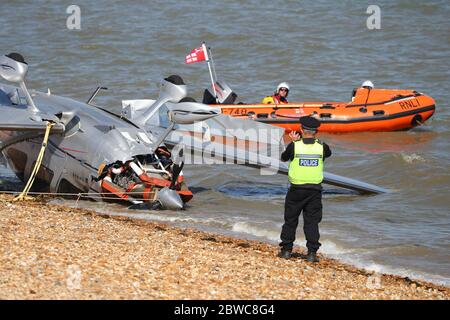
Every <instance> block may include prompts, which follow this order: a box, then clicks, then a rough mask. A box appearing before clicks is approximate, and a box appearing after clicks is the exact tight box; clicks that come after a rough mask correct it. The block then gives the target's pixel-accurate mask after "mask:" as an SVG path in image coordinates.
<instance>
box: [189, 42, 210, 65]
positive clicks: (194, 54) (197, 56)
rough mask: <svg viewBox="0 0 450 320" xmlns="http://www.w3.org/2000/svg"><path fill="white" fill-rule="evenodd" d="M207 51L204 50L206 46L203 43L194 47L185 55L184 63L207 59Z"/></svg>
mask: <svg viewBox="0 0 450 320" xmlns="http://www.w3.org/2000/svg"><path fill="white" fill-rule="evenodd" d="M207 60H208V53H207V52H206V46H205V45H204V44H203V45H202V46H201V47H198V48H195V49H194V50H192V51H191V53H190V54H188V55H187V56H186V59H185V62H186V64H191V63H195V62H200V61H207Z"/></svg>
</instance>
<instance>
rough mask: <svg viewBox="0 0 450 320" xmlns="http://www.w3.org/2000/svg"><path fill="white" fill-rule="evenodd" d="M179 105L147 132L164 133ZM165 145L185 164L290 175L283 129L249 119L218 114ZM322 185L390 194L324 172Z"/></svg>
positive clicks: (133, 115) (132, 112)
mask: <svg viewBox="0 0 450 320" xmlns="http://www.w3.org/2000/svg"><path fill="white" fill-rule="evenodd" d="M154 101H155V100H127V101H123V107H124V114H125V116H127V117H129V118H130V119H137V118H139V117H140V115H141V114H142V113H143V112H144V111H145V110H146V109H147V108H148V107H149V106H151V105H152V104H153V103H154ZM176 108H177V104H172V103H166V104H165V107H164V108H161V109H160V110H159V113H158V114H156V115H155V116H154V117H152V118H151V119H150V121H149V122H148V123H147V125H146V127H145V129H146V130H147V131H149V132H152V133H154V134H158V133H162V132H163V131H164V129H163V128H164V127H168V126H169V120H168V117H167V112H168V110H172V109H176ZM175 129H176V130H174V131H173V132H172V133H171V134H170V135H168V136H167V137H166V139H165V140H164V143H165V144H166V145H167V146H168V147H171V148H173V151H172V154H174V157H176V154H177V152H179V151H180V150H181V149H183V150H185V151H188V152H184V161H185V163H186V164H199V165H201V164H239V165H244V166H247V167H252V168H257V169H260V170H261V174H264V175H270V174H276V173H280V174H285V175H287V173H288V164H287V163H284V162H281V160H280V156H281V153H282V151H283V150H284V143H282V139H283V135H284V130H283V129H281V128H278V127H275V126H271V125H267V124H264V123H260V122H256V121H251V120H247V119H239V118H233V117H230V116H227V115H223V114H222V115H218V116H216V117H214V118H211V119H208V120H206V121H202V122H197V123H195V124H191V125H176V126H175ZM323 183H325V184H328V185H332V186H337V187H341V188H345V189H349V190H354V191H357V192H359V193H361V194H379V193H386V192H389V191H388V190H387V189H384V188H381V187H379V186H376V185H373V184H369V183H365V182H362V181H358V180H355V179H350V178H346V177H343V176H339V175H336V174H332V173H328V172H324V181H323Z"/></svg>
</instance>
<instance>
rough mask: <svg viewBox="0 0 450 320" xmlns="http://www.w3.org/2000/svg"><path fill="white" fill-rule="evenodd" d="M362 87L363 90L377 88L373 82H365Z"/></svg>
mask: <svg viewBox="0 0 450 320" xmlns="http://www.w3.org/2000/svg"><path fill="white" fill-rule="evenodd" d="M361 87H363V88H365V87H367V88H370V89H373V88H374V87H375V86H374V85H373V83H372V81H370V80H366V81H364V82H363V84H362V85H361Z"/></svg>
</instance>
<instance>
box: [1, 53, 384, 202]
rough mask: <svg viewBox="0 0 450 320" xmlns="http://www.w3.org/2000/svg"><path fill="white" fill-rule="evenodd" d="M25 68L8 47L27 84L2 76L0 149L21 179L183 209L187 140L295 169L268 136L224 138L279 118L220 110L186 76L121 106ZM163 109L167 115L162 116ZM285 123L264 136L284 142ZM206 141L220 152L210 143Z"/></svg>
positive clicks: (10, 74) (239, 158)
mask: <svg viewBox="0 0 450 320" xmlns="http://www.w3.org/2000/svg"><path fill="white" fill-rule="evenodd" d="M27 71H28V65H27V63H26V62H25V60H24V58H23V57H22V56H21V55H20V54H17V53H11V54H8V55H5V56H2V57H0V77H1V78H3V79H4V80H6V81H8V82H11V83H14V84H17V85H19V86H18V87H16V86H10V85H2V84H0V108H1V110H2V118H1V120H0V151H1V152H2V154H3V156H4V157H5V159H6V161H7V163H8V165H9V167H10V168H11V169H12V170H13V171H14V172H15V174H16V175H17V176H18V177H19V178H20V179H21V180H23V181H27V180H31V179H30V177H31V178H32V179H34V189H35V190H39V191H47V192H51V193H61V194H66V195H76V194H78V195H80V194H83V195H84V196H86V197H89V198H92V199H94V200H104V201H107V200H118V201H122V202H126V203H129V204H130V203H131V204H135V205H140V204H144V205H146V207H148V208H150V209H182V208H183V207H184V205H185V203H186V202H188V201H189V200H190V199H191V198H192V197H193V194H192V192H191V191H190V190H189V189H188V187H187V185H186V183H185V181H184V179H183V172H182V169H183V165H184V160H185V153H186V152H184V150H189V151H190V152H191V153H192V152H197V153H200V154H201V157H202V159H203V158H204V157H206V156H209V157H213V158H216V159H217V158H221V159H222V160H229V161H227V162H226V163H230V162H231V163H237V164H242V165H246V166H250V167H254V168H264V169H271V170H274V171H275V172H278V173H283V174H286V173H287V165H286V164H284V163H280V162H279V161H278V159H273V157H272V156H271V155H270V154H267V155H263V154H261V152H260V151H261V150H260V149H259V146H260V145H261V144H260V142H261V141H257V142H258V144H257V146H258V148H256V149H254V150H248V149H246V148H235V147H233V148H231V149H230V148H224V145H227V141H228V140H230V139H231V140H232V141H236V140H237V137H236V135H235V134H233V133H231V134H230V132H231V131H230V130H231V129H238V131H239V129H249V128H254V129H257V130H262V129H268V128H270V130H274V129H273V127H272V126H268V125H265V124H255V122H252V121H247V120H243V119H233V118H231V117H229V116H225V115H221V114H220V112H221V111H220V108H215V107H211V106H207V105H204V104H201V103H196V102H194V101H192V99H190V98H187V97H186V96H187V89H186V85H185V84H184V82H183V80H182V79H181V78H180V77H179V76H170V77H168V78H166V79H164V80H162V82H161V88H160V94H159V98H158V99H157V100H156V101H155V100H133V101H128V102H127V101H124V102H123V112H122V114H120V115H118V114H115V113H113V112H111V111H109V110H106V109H104V108H102V107H98V106H96V105H94V104H92V100H93V98H94V97H95V95H96V93H97V92H98V90H97V91H96V92H95V93H94V95H93V96H91V98H90V99H89V101H88V102H87V103H82V102H78V101H75V100H73V99H69V98H64V97H60V96H56V95H52V94H51V93H50V91H49V92H47V93H41V92H37V91H31V92H30V91H28V89H27V87H26V85H25V76H26V74H27ZM161 118H163V120H164V121H165V123H159V121H160V119H161ZM155 119H157V120H158V123H155ZM198 123H201V124H203V127H202V128H204V126H206V127H208V128H210V129H211V130H209V131H210V132H213V133H214V134H213V135H212V136H211V135H210V134H209V139H205V135H204V134H202V135H201V137H196V136H195V130H194V129H193V128H194V126H196V125H197V124H198ZM202 130H203V129H202ZM272 132H273V131H272ZM280 133H281V131H280V132H279V133H277V134H276V138H273V137H272V138H271V139H270V141H266V145H270V144H277V145H278V146H280V142H281V140H279V139H278V138H279V137H280V135H279V134H280ZM281 135H282V134H281ZM219 136H220V139H219V138H218V137H219ZM43 137H44V138H43ZM47 137H48V139H47ZM186 137H190V139H186ZM180 138H183V139H181V140H182V141H181V140H180ZM213 138H214V139H213ZM239 138H242V137H239ZM43 139H44V141H43ZM241 140H242V139H241ZM244 145H246V140H245V139H244ZM180 146H181V147H180ZM44 147H45V152H44V153H42V149H43V148H44ZM174 148H175V149H174ZM208 149H209V150H211V149H212V150H213V152H209V153H207V152H204V150H208ZM170 150H172V152H171V151H170ZM172 154H173V155H174V156H173V157H172ZM274 160H276V161H274ZM324 183H327V184H331V185H335V186H339V187H343V188H347V189H351V190H356V191H358V192H359V193H375V194H376V193H383V192H386V190H385V189H383V188H380V187H377V186H374V185H371V184H367V183H363V182H360V181H357V180H353V179H348V178H344V177H341V176H337V175H333V174H330V173H326V174H325V179H324Z"/></svg>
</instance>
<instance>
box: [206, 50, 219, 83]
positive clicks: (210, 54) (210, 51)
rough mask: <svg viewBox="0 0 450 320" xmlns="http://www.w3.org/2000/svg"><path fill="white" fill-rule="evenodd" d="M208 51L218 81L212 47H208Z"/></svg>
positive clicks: (215, 80)
mask: <svg viewBox="0 0 450 320" xmlns="http://www.w3.org/2000/svg"><path fill="white" fill-rule="evenodd" d="M208 53H209V57H210V58H211V66H212V72H213V76H214V82H217V73H216V65H215V63H214V59H213V55H212V50H211V47H208Z"/></svg>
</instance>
